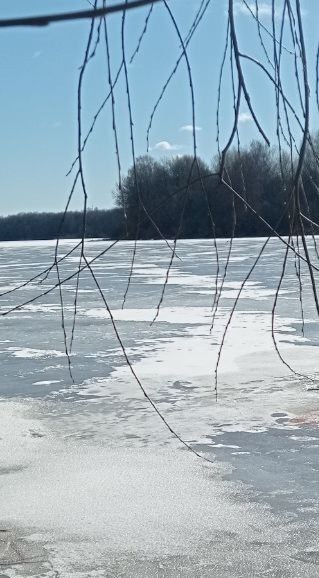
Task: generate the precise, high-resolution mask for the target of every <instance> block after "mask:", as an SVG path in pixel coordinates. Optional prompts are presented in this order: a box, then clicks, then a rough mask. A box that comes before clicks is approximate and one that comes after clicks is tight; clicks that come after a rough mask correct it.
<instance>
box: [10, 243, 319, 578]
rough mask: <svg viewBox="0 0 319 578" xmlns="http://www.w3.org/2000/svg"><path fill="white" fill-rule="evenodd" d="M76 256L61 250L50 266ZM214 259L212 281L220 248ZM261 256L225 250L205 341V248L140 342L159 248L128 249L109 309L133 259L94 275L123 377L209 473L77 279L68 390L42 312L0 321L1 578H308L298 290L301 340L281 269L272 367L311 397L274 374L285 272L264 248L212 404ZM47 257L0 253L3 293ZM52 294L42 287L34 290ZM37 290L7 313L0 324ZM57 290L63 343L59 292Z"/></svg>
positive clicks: (312, 531)
mask: <svg viewBox="0 0 319 578" xmlns="http://www.w3.org/2000/svg"><path fill="white" fill-rule="evenodd" d="M76 242H77V241H74V240H72V241H68V242H63V243H61V255H63V254H65V253H66V251H67V250H69V249H70V248H72V247H73V246H74V245H75V244H76ZM218 243H219V249H220V264H221V269H220V270H221V271H222V270H223V265H224V263H225V257H226V255H227V250H228V242H227V240H223V241H219V242H218ZM261 243H262V241H261V240H258V239H250V240H242V239H240V240H236V241H235V242H234V253H233V257H232V259H231V262H230V265H229V270H228V273H227V278H226V281H225V283H224V289H223V293H222V297H221V301H220V308H219V310H218V313H217V315H216V319H215V323H214V327H213V330H212V331H211V324H212V311H211V307H212V303H213V299H214V287H215V277H214V271H215V256H214V247H213V243H212V242H211V241H210V240H206V241H191V240H190V241H183V242H181V243H180V244H179V246H178V254H179V256H180V257H181V260H176V261H175V262H174V266H173V269H172V275H171V278H170V281H169V284H168V286H167V290H166V294H165V299H164V302H163V304H162V307H161V310H160V313H159V316H158V318H157V320H156V323H154V324H151V321H152V320H153V318H154V315H155V312H156V307H157V304H158V301H159V298H160V295H161V284H162V282H163V279H164V278H165V274H166V267H167V264H168V262H169V259H170V252H169V250H168V249H167V247H166V246H165V245H164V244H163V243H161V242H143V243H139V244H138V250H137V255H136V268H135V270H134V271H133V277H132V280H131V287H130V292H129V294H128V297H127V302H126V304H125V307H124V309H122V301H123V294H124V291H125V287H126V282H127V279H128V275H129V271H130V258H131V254H132V250H133V244H132V243H129V242H128V243H123V244H119V246H118V247H117V248H116V249H114V250H113V249H112V251H110V253H108V254H107V256H106V257H105V258H102V259H101V260H100V261H98V263H97V265H96V267H95V270H96V274H97V275H98V277H99V279H100V280H101V283H102V286H103V290H104V291H105V294H106V297H107V299H108V303H109V305H110V307H111V310H112V314H113V316H114V319H115V321H116V323H117V327H118V330H119V333H120V335H121V338H122V339H123V342H124V344H125V347H126V351H127V354H128V356H129V359H130V361H131V362H132V364H133V366H134V371H135V372H136V374H137V375H138V377H139V378H140V379H141V381H142V383H143V386H144V387H145V389H146V391H147V393H148V394H149V395H150V396H151V398H152V400H153V401H154V402H155V403H156V405H157V407H158V408H159V409H160V411H161V412H162V413H163V415H164V416H165V418H166V419H167V421H168V423H169V424H170V426H171V427H172V428H173V429H174V430H175V431H176V432H178V434H179V435H181V436H182V437H183V439H185V440H186V441H187V442H188V443H190V444H191V445H192V447H193V448H194V449H196V450H197V451H199V452H200V453H201V454H203V455H205V456H206V457H208V458H210V459H212V460H213V464H211V465H209V464H207V463H205V462H203V461H201V460H200V459H199V458H196V457H195V456H194V455H193V454H191V453H190V452H187V451H186V450H185V449H182V447H181V445H180V444H179V443H178V441H177V440H176V439H175V438H174V437H173V436H172V435H171V433H170V431H169V430H167V429H166V428H165V427H164V424H163V422H162V421H161V420H160V419H159V418H158V416H157V415H156V414H155V413H154V411H153V410H152V409H151V407H150V406H149V404H148V402H147V400H146V399H145V397H144V395H143V392H142V391H141V390H140V388H139V386H138V383H137V382H136V380H135V379H134V376H133V375H132V373H131V371H130V369H129V367H128V366H127V364H126V363H125V361H124V360H123V356H122V352H121V348H120V346H119V343H118V342H117V340H116V338H115V337H114V333H113V331H112V326H111V323H110V320H109V318H108V315H107V313H106V311H105V308H104V307H103V303H102V302H101V300H99V295H98V293H97V291H96V289H95V287H94V284H93V283H92V280H91V279H90V277H89V275H87V274H83V277H82V278H81V285H80V294H79V303H78V311H77V327H76V332H75V340H74V344H73V350H72V357H71V359H72V366H73V375H74V383H72V381H71V379H70V375H69V373H68V366H67V363H66V360H65V356H64V353H63V352H64V344H63V337H62V333H61V317H60V315H59V296H58V295H57V294H55V293H50V294H48V295H47V296H46V297H45V298H44V299H43V300H41V301H36V302H35V303H32V304H30V305H28V306H27V307H26V308H25V310H23V309H22V310H19V311H16V312H15V314H14V315H13V316H8V317H2V319H1V320H2V327H3V334H2V335H3V339H2V341H1V351H0V356H1V369H2V378H1V380H0V396H1V397H0V399H1V401H0V474H2V475H1V476H0V483H1V494H0V511H1V521H0V530H1V529H2V530H3V532H0V557H1V556H2V560H3V561H4V563H3V566H2V568H3V572H4V573H5V575H7V576H10V577H11V578H22V577H23V578H25V577H26V576H34V577H38V578H39V577H40V576H41V577H43V578H44V577H45V578H55V577H56V576H57V575H59V576H60V577H61V578H97V577H103V578H104V577H105V576H121V577H122V576H123V577H125V578H132V577H135V576H138V577H140V576H141V577H145V578H146V577H147V578H153V577H154V578H155V577H159V576H161V577H173V578H175V577H187V578H188V577H189V578H190V577H194V576H202V577H204V578H206V577H207V578H208V577H210V578H211V577H212V576H216V577H218V578H233V577H236V578H237V577H238V578H241V577H247V576H281V577H283V578H296V577H298V576H307V577H312V576H313V577H316V576H318V563H319V555H318V548H317V536H318V531H319V527H318V521H317V520H318V517H317V515H316V514H317V512H318V492H317V471H318V467H317V451H318V449H317V448H318V446H319V430H318V418H317V416H318V409H319V398H318V392H317V391H316V390H315V388H316V385H317V383H318V377H317V376H318V373H317V370H318V367H317V350H318V344H319V342H318V336H317V334H318V323H317V322H316V319H315V317H314V314H313V313H314V311H313V307H312V305H311V290H310V287H308V286H307V285H305V287H304V310H305V316H306V318H305V335H304V336H303V335H302V334H301V321H300V303H299V298H298V295H297V293H296V288H297V286H298V283H297V279H296V275H295V270H294V263H293V260H292V261H291V263H290V262H289V264H288V267H287V280H286V282H285V283H284V284H283V287H282V291H281V293H280V297H279V301H278V310H277V314H276V319H275V329H276V336H277V339H278V346H279V348H280V352H281V353H282V355H283V356H284V357H285V358H286V359H287V361H288V362H289V363H290V364H291V365H293V367H294V368H295V369H296V370H297V371H298V372H300V373H303V374H305V375H310V378H311V379H308V378H307V377H304V378H300V377H299V378H298V377H297V376H296V375H294V374H291V373H290V372H289V371H288V368H287V367H286V366H284V365H283V364H282V363H281V362H280V360H279V357H278V355H277V353H276V351H275V349H274V346H273V341H272V335H271V308H272V302H273V296H274V292H275V287H276V283H277V282H278V278H279V273H280V263H281V259H282V247H281V245H280V244H279V243H278V242H277V241H275V240H273V241H271V242H270V248H269V251H267V252H265V258H264V261H263V263H262V266H261V267H259V268H257V269H256V272H255V274H254V276H253V277H252V278H251V279H250V280H249V282H248V283H247V286H246V287H245V289H244V290H243V292H242V296H241V299H240V301H239V304H238V309H237V311H236V313H235V314H234V316H233V320H232V325H231V330H230V331H229V332H228V334H227V337H226V339H225V346H224V349H223V351H222V352H221V356H220V364H219V371H218V402H217V403H216V399H215V376H214V367H215V364H216V361H217V357H218V350H219V345H220V343H221V339H222V336H223V332H224V330H225V328H226V324H227V319H228V315H229V312H230V308H231V306H232V304H233V302H234V299H235V297H236V295H237V291H238V290H239V289H240V287H241V280H242V278H243V276H244V275H245V274H246V273H247V271H248V270H249V267H250V266H251V263H252V260H253V259H254V257H255V255H256V253H257V251H258V248H259V247H260V246H261ZM54 246H55V243H54V242H34V243H33V242H32V243H22V244H21V243H20V244H19V243H0V257H1V258H2V262H1V264H2V265H3V271H4V273H5V286H7V287H12V286H15V285H17V284H18V283H21V282H23V281H24V280H25V279H26V278H27V277H28V275H29V272H30V270H32V266H33V265H35V266H36V268H37V270H40V269H38V268H39V267H40V266H41V263H50V262H51V260H52V255H53V251H54ZM100 249H101V242H100V241H96V242H92V243H90V244H88V250H89V251H90V252H91V256H94V255H95V254H96V252H97V251H98V250H100ZM76 264H77V256H76V254H72V256H71V258H70V259H66V260H65V262H63V263H62V264H61V272H62V273H63V275H65V276H67V275H69V274H70V272H72V271H74V268H76ZM53 282H55V277H54V276H53V275H52V276H51V277H49V278H48V279H47V280H46V281H45V282H44V284H43V287H44V288H47V287H49V286H52V283H53ZM220 282H221V279H220V278H219V280H218V286H220ZM41 287H42V286H41V285H36V286H33V287H32V286H30V288H25V289H22V290H21V291H19V292H18V293H14V294H12V295H8V296H4V297H3V298H1V303H0V306H1V309H2V311H4V310H7V308H8V307H9V306H10V305H12V304H14V303H16V302H17V299H19V302H20V301H21V302H22V301H23V300H24V299H29V298H30V297H31V296H32V291H34V294H38V293H39V291H40V290H41ZM64 289H65V290H64V292H63V297H64V303H65V322H66V327H67V331H68V336H70V329H71V328H72V313H73V299H74V296H73V293H72V291H73V289H74V284H72V283H71V282H68V284H67V286H66V287H65V288H64ZM68 343H69V342H68ZM307 388H309V389H310V388H311V389H312V391H307ZM17 552H18V553H17ZM19 552H20V554H19ZM23 557H24V558H26V559H27V560H29V563H27V562H26V563H24V562H23V559H22V558H23ZM15 562H16V563H15ZM57 573H58V574H57Z"/></svg>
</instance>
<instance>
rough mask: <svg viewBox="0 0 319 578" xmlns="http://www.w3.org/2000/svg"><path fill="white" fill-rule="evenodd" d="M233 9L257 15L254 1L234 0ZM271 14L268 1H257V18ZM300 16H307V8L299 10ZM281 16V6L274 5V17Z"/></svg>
mask: <svg viewBox="0 0 319 578" xmlns="http://www.w3.org/2000/svg"><path fill="white" fill-rule="evenodd" d="M235 11H236V13H237V14H238V13H240V14H245V15H246V16H249V15H250V16H251V14H253V15H254V16H257V10H256V4H255V2H246V4H244V3H243V2H242V1H241V0H237V2H235ZM271 15H272V6H271V3H269V2H258V17H259V18H263V17H264V18H270V17H271ZM301 15H302V16H307V10H304V9H302V10H301ZM281 17H282V6H278V5H277V6H275V18H281ZM286 17H287V10H286Z"/></svg>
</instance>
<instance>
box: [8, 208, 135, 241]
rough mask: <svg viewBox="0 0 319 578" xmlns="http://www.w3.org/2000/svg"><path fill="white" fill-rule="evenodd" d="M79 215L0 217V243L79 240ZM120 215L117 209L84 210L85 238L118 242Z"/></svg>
mask: <svg viewBox="0 0 319 578" xmlns="http://www.w3.org/2000/svg"><path fill="white" fill-rule="evenodd" d="M82 227H83V213H82V212H81V211H69V212H68V213H66V215H65V216H64V214H63V213H19V214H17V215H9V216H7V217H0V241H22V240H40V239H56V238H57V236H59V237H62V238H66V239H68V238H70V239H72V238H75V239H78V238H81V236H82ZM122 232H123V213H122V210H121V209H119V208H114V209H109V210H99V209H93V210H88V211H87V215H86V237H100V238H103V237H107V238H111V239H117V238H121V236H122Z"/></svg>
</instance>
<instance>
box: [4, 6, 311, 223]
mask: <svg viewBox="0 0 319 578" xmlns="http://www.w3.org/2000/svg"><path fill="white" fill-rule="evenodd" d="M199 4H200V0H170V6H171V8H172V10H173V12H174V14H175V16H176V19H177V21H178V23H179V26H180V28H181V31H182V32H183V33H184V34H185V33H186V31H187V30H188V28H189V26H190V24H191V22H192V19H193V18H194V15H195V12H196V10H197V9H198V6H199ZM251 4H252V5H253V4H254V2H251ZM276 5H277V6H278V9H280V6H281V0H276ZM260 6H261V16H262V18H263V22H264V23H265V25H267V26H269V25H270V18H269V12H270V10H269V7H270V1H269V0H268V1H265V2H260ZM87 7H88V2H87V1H86V0H76V1H75V0H59V1H58V0H46V2H43V0H29V1H28V3H26V2H25V0H11V1H10V3H6V4H4V3H2V6H1V9H0V17H1V18H6V17H10V16H15V15H27V14H30V15H31V14H41V13H43V12H44V11H45V12H56V11H58V12H60V11H64V10H74V9H81V8H85V9H86V8H87ZM225 7H226V2H225V1H224V0H212V1H211V5H210V7H209V9H208V11H207V13H206V16H205V18H204V19H203V21H202V23H201V24H200V27H199V28H198V30H197V32H196V33H195V35H194V37H193V40H192V43H191V45H190V47H189V58H190V63H191V66H192V72H193V81H194V89H195V96H196V125H197V131H196V137H197V140H198V152H199V155H201V156H202V157H203V158H204V159H205V160H206V161H207V162H211V160H212V159H213V158H214V155H215V154H216V114H215V110H216V102H217V86H218V73H219V65H220V61H221V57H222V51H223V45H224V39H225V32H226V30H225V25H226V16H225ZM302 7H303V16H304V23H305V32H306V38H307V50H308V59H309V65H310V69H311V70H314V66H315V51H316V42H317V38H318V32H317V31H318V23H319V3H318V1H317V0H303V2H302ZM146 14H147V9H145V8H144V9H140V10H138V11H135V12H134V13H133V12H132V13H130V14H129V15H128V16H127V27H126V46H127V54H128V55H130V54H131V52H132V50H133V49H134V47H135V45H136V42H137V39H138V36H139V34H140V31H141V30H142V28H143V24H144V20H145V16H146ZM108 22H109V32H110V40H111V51H112V69H113V74H115V72H116V70H117V67H118V65H119V63H120V58H121V45H120V23H121V19H120V16H117V15H114V16H111V17H110V18H109V20H108ZM236 25H237V26H238V33H239V39H240V43H241V47H242V49H243V50H246V51H247V52H249V53H250V54H253V55H254V56H256V57H257V58H261V56H262V55H261V53H260V52H259V48H258V43H257V37H256V33H255V31H254V28H253V26H252V21H251V18H249V16H248V14H247V10H245V9H244V6H243V4H242V2H241V0H239V1H238V2H237V3H236ZM88 29H89V23H88V22H77V23H61V24H55V25H52V26H49V27H47V28H43V29H31V28H25V29H10V30H2V31H1V32H0V49H1V60H0V67H1V78H2V90H1V107H0V127H1V137H0V158H1V163H0V186H1V191H2V194H1V208H0V214H3V215H5V214H10V213H16V212H21V211H43V210H52V211H58V210H61V209H62V208H63V207H64V204H65V202H66V199H67V197H68V194H69V190H70V186H71V183H72V180H71V178H70V177H68V178H66V177H65V173H66V172H67V170H68V168H69V165H70V163H71V161H72V160H73V158H74V156H75V154H76V131H77V128H76V116H77V108H76V99H77V95H76V88H77V79H78V74H79V66H80V64H81V60H82V58H83V54H84V47H85V43H86V39H87V34H88ZM266 42H267V40H266ZM179 51H180V48H179V42H178V38H177V36H176V33H175V31H174V28H173V26H172V23H171V21H170V19H169V17H168V15H167V12H166V11H165V9H164V7H163V6H160V5H157V6H156V7H155V8H154V11H153V15H152V18H151V20H150V26H149V30H148V33H147V35H146V36H145V39H144V42H143V45H142V48H141V51H140V53H139V54H138V55H137V57H136V59H135V61H134V63H133V64H132V65H130V66H129V80H130V87H131V94H132V113H133V121H134V136H135V141H136V143H135V144H136V154H137V156H138V155H140V154H145V152H146V130H147V125H148V122H149V117H150V113H151V111H152V108H153V105H154V103H155V101H156V99H157V97H158V95H159V93H160V91H161V88H162V85H163V83H164V82H165V80H166V78H167V76H168V74H169V72H170V71H171V69H172V68H173V66H174V64H175V61H176V58H177V55H178V54H179ZM293 70H294V69H293V63H292V60H291V59H290V60H289V58H288V57H287V58H286V60H284V68H283V77H284V82H285V83H286V87H287V90H288V92H289V93H290V94H291V99H292V101H294V102H297V93H296V89H295V87H294V78H293V76H294V72H293ZM245 71H246V74H247V80H248V83H249V88H250V90H251V94H252V100H253V102H254V105H255V106H256V111H257V112H258V114H259V116H260V119H261V121H262V124H263V127H264V128H265V130H266V131H267V133H268V134H269V136H270V138H271V140H273V139H274V137H275V116H274V106H273V102H274V95H273V91H272V90H271V86H270V84H269V82H268V81H266V80H265V79H263V78H262V76H261V74H260V73H259V72H258V71H256V70H255V69H253V68H252V67H251V66H247V68H246V69H245ZM313 79H314V78H313V76H312V77H311V81H312V82H313ZM107 90H108V84H107V72H106V61H105V52H104V49H103V46H102V44H101V45H100V46H99V49H98V54H97V57H96V59H95V60H94V61H92V63H91V64H90V66H89V67H88V71H87V75H86V77H85V80H84V87H83V125H84V132H85V128H86V127H88V126H89V124H90V121H91V119H92V116H93V115H94V113H95V111H96V109H97V108H98V106H99V105H100V103H101V102H102V100H103V98H104V96H105V94H106V91H107ZM314 96H315V95H314V91H312V94H311V98H312V128H313V129H317V128H318V122H317V120H318V119H317V112H316V110H315V106H314ZM116 115H117V127H118V132H119V144H120V154H121V162H122V170H123V173H124V174H125V171H126V170H127V168H128V167H129V166H130V164H131V160H132V158H131V152H130V139H129V118H128V113H127V103H126V92H125V82H124V77H121V79H120V81H119V83H118V85H117V88H116ZM232 118H233V111H232V102H231V95H230V85H229V77H228V76H227V74H226V76H225V82H224V90H223V96H222V142H224V141H225V139H226V138H227V134H228V131H229V129H230V126H231V123H232ZM191 122H192V110H191V102H190V90H189V82H188V77H187V70H186V66H185V62H184V61H182V62H181V65H180V68H179V70H178V72H177V74H176V75H175V76H174V79H173V81H172V83H171V85H170V87H169V89H168V91H167V93H166V95H165V98H164V99H163V101H162V103H161V105H160V107H159V109H158V112H157V114H156V116H155V118H154V123H153V127H152V131H151V134H150V146H151V154H152V155H153V156H154V157H156V158H160V157H161V156H163V155H164V156H165V155H166V156H171V155H174V154H186V153H191V152H192V131H191V130H189V125H191ZM240 132H241V139H242V142H243V143H248V142H249V141H250V140H251V139H252V138H256V137H257V136H258V135H257V132H256V129H255V127H254V125H253V123H252V121H251V118H250V116H249V114H248V109H247V106H246V105H245V103H244V102H243V103H242V110H241V116H240ZM223 139H224V140H223ZM84 160H85V175H86V179H87V183H88V192H89V205H90V206H98V207H100V208H108V207H111V206H112V205H113V197H112V190H114V187H115V183H116V180H117V170H116V158H115V154H114V142H113V132H112V125H111V109H110V106H107V107H106V109H105V111H104V112H103V114H102V115H101V117H100V119H99V123H98V125H97V127H96V131H95V132H94V135H93V136H92V139H91V140H90V142H89V145H88V147H87V150H86V153H85V157H84ZM81 205H82V195H81V192H80V191H78V192H77V193H76V195H75V198H74V202H73V205H72V207H73V208H80V207H81Z"/></svg>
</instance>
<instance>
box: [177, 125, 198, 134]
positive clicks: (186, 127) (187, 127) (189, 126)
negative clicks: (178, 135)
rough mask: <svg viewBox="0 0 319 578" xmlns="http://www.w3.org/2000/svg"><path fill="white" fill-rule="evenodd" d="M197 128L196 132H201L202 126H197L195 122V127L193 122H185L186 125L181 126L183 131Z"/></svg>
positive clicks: (191, 130)
mask: <svg viewBox="0 0 319 578" xmlns="http://www.w3.org/2000/svg"><path fill="white" fill-rule="evenodd" d="M194 129H195V132H199V131H201V130H202V127H201V126H197V125H196V124H195V127H194V126H193V125H192V124H185V125H184V126H181V128H180V129H179V130H181V131H183V132H193V131H194Z"/></svg>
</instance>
